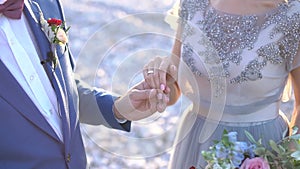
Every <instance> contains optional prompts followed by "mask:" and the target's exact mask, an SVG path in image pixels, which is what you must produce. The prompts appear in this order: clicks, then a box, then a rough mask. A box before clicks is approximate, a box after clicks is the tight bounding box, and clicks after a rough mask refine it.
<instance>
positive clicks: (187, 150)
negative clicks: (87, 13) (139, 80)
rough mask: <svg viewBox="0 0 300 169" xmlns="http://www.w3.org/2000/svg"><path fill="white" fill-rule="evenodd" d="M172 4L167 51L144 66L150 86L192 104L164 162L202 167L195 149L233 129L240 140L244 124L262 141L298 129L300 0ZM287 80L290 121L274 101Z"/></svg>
mask: <svg viewBox="0 0 300 169" xmlns="http://www.w3.org/2000/svg"><path fill="white" fill-rule="evenodd" d="M178 5H179V6H178V9H179V10H178V15H179V19H178V21H177V23H179V24H178V25H177V38H176V40H175V43H174V46H173V50H172V56H171V57H157V58H155V59H153V60H152V61H150V62H149V63H148V64H147V65H145V70H144V77H145V80H146V81H147V83H148V84H149V85H150V86H152V87H153V88H160V89H163V90H168V91H167V92H169V91H171V92H170V102H169V104H170V105H171V104H173V103H175V102H176V101H177V99H178V98H179V96H180V94H181V93H182V94H184V95H186V96H187V97H188V98H189V99H190V100H191V101H192V102H193V104H192V105H191V106H190V107H189V108H188V109H187V110H186V112H185V114H184V117H183V118H182V119H181V125H180V127H179V130H178V132H177V136H176V140H175V142H174V152H173V154H172V156H171V161H170V165H169V168H170V169H188V168H189V167H191V166H201V167H205V165H206V163H205V161H204V159H203V157H202V156H201V151H202V150H208V147H209V146H211V145H212V144H213V140H219V139H220V138H221V136H222V133H223V131H224V129H226V130H227V131H236V132H238V133H239V134H238V140H241V141H246V140H247V138H246V137H245V134H244V131H245V130H247V131H249V132H250V133H251V134H252V135H253V136H254V138H255V139H259V138H262V140H263V144H264V145H266V146H267V143H268V141H269V140H270V139H272V140H274V141H279V140H281V139H282V138H283V137H284V136H285V135H287V134H289V133H288V131H289V130H288V129H289V128H290V127H292V126H298V127H300V117H298V115H299V109H298V107H299V105H300V95H299V93H300V91H299V90H300V67H299V66H300V51H299V42H300V24H299V23H300V2H299V1H298V0H288V1H283V0H181V1H180V2H179V3H178ZM174 9H175V8H174ZM176 13H177V10H173V11H172V14H173V15H176ZM171 26H172V27H175V25H174V23H173V24H171ZM177 70H178V74H176V75H174V76H173V77H171V76H170V74H171V75H172V74H173V73H174V72H176V71H177ZM166 72H168V73H166ZM291 84H292V85H293V91H294V96H295V103H294V112H293V115H292V118H291V122H289V121H288V120H287V118H286V117H285V116H284V115H283V113H282V112H281V111H280V109H279V107H280V103H281V100H282V97H283V93H284V89H287V88H288V87H290V85H291ZM290 88H291V87H290Z"/></svg>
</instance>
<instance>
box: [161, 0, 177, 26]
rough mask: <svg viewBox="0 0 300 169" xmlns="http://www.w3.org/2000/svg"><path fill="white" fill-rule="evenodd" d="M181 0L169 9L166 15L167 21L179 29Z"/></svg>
mask: <svg viewBox="0 0 300 169" xmlns="http://www.w3.org/2000/svg"><path fill="white" fill-rule="evenodd" d="M180 1H181V0H177V1H176V2H175V4H174V5H173V7H172V8H171V9H170V10H168V12H167V16H166V17H165V22H166V23H168V24H169V25H170V27H171V28H172V29H173V30H177V28H178V22H179V20H178V19H179V10H180Z"/></svg>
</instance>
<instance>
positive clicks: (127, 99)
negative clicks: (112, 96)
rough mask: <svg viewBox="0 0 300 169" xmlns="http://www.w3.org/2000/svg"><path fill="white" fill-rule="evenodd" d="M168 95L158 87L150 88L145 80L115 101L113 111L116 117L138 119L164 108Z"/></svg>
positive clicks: (161, 110)
mask: <svg viewBox="0 0 300 169" xmlns="http://www.w3.org/2000/svg"><path fill="white" fill-rule="evenodd" d="M168 102H169V97H168V95H167V94H166V93H164V92H163V91H162V90H160V89H153V88H151V87H150V86H149V85H148V84H147V83H146V82H145V81H142V82H141V83H139V84H137V85H136V86H134V87H133V88H132V89H130V90H129V91H128V92H127V94H126V95H124V96H122V97H120V98H119V99H117V100H116V101H115V104H114V112H115V116H116V117H117V118H118V119H126V120H131V121H135V120H140V119H143V118H146V117H148V116H150V115H152V114H153V113H155V112H157V111H158V112H163V111H164V110H165V109H166V106H167V103H168Z"/></svg>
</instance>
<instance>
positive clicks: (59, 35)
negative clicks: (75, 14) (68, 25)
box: [56, 28, 68, 44]
mask: <svg viewBox="0 0 300 169" xmlns="http://www.w3.org/2000/svg"><path fill="white" fill-rule="evenodd" d="M56 37H57V39H58V40H59V41H60V42H61V43H63V44H66V43H68V37H67V35H66V33H65V31H64V30H62V29H61V28H59V29H58V30H57V34H56Z"/></svg>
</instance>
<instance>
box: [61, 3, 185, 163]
mask: <svg viewBox="0 0 300 169" xmlns="http://www.w3.org/2000/svg"><path fill="white" fill-rule="evenodd" d="M62 2H63V5H64V9H65V16H66V22H67V24H68V26H71V28H70V30H69V39H70V47H71V50H72V52H73V55H74V56H75V58H76V59H77V60H76V63H77V69H76V73H78V74H80V76H81V78H82V79H84V80H85V81H87V82H88V83H89V84H90V85H93V86H96V87H101V88H104V89H106V90H109V91H112V92H114V93H118V94H124V93H125V92H126V91H127V90H128V89H129V88H130V87H131V86H132V85H133V84H135V83H137V82H138V81H139V80H141V79H142V72H141V71H142V68H143V65H144V64H145V63H147V62H148V61H149V60H150V59H151V58H153V57H154V56H156V55H163V56H168V55H169V54H170V51H171V48H172V44H173V41H174V37H173V36H174V30H172V29H170V26H169V25H168V24H166V23H165V21H164V19H165V16H166V13H167V11H168V10H169V9H170V8H171V7H172V6H173V4H174V3H175V0H122V1H120V0H62ZM187 104H188V102H187V101H184V99H180V101H179V102H178V103H177V104H176V105H175V106H172V107H170V108H168V109H167V110H166V111H165V112H164V113H162V114H159V113H156V114H154V115H153V116H151V117H149V118H147V119H145V120H141V121H138V122H133V124H132V131H131V132H130V133H125V132H123V131H115V130H110V129H107V128H105V127H103V126H90V125H82V130H83V136H84V142H85V146H86V151H87V158H88V162H89V163H90V168H91V169H106V168H107V169H165V168H167V163H168V160H169V158H170V151H171V149H172V141H173V140H174V138H175V130H176V129H175V128H176V127H177V125H178V119H179V116H180V115H181V114H182V110H183V109H184V108H185V107H186V105H187Z"/></svg>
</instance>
